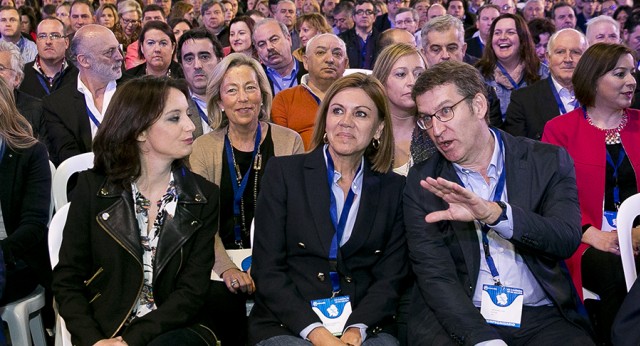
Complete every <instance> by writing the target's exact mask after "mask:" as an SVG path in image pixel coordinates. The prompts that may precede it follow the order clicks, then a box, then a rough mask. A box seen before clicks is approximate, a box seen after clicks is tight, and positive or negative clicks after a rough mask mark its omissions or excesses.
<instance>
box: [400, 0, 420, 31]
mask: <svg viewBox="0 0 640 346" xmlns="http://www.w3.org/2000/svg"><path fill="white" fill-rule="evenodd" d="M419 21H420V15H419V14H418V11H416V10H414V9H413V8H409V7H403V8H401V9H399V10H398V13H396V28H398V29H404V30H407V31H408V32H410V33H411V34H414V33H415V32H416V31H418V22H419Z"/></svg>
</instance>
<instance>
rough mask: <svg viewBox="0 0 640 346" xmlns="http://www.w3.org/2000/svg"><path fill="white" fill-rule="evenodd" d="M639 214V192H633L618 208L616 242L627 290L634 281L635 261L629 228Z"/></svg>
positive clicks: (635, 275)
mask: <svg viewBox="0 0 640 346" xmlns="http://www.w3.org/2000/svg"><path fill="white" fill-rule="evenodd" d="M639 214H640V193H639V194H635V195H633V196H631V197H629V198H627V199H626V200H624V202H622V204H621V205H620V208H618V219H617V227H618V243H619V244H620V258H621V259H622V269H623V270H624V280H625V282H626V283H627V292H628V291H629V290H631V286H633V283H634V282H635V281H636V278H637V277H638V274H637V273H636V262H635V259H634V256H633V238H632V236H631V229H632V228H633V220H634V219H635V218H636V216H638V215H639Z"/></svg>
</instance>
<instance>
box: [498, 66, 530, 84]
mask: <svg viewBox="0 0 640 346" xmlns="http://www.w3.org/2000/svg"><path fill="white" fill-rule="evenodd" d="M496 66H498V68H499V69H500V72H502V74H503V75H504V76H505V77H507V79H508V80H509V83H511V85H512V86H513V89H514V90H518V89H519V88H520V86H522V83H523V82H524V78H523V79H522V80H521V81H520V83H516V81H514V80H513V78H512V77H511V75H510V74H509V72H507V70H506V69H505V68H504V66H502V64H500V63H499V62H497V61H496Z"/></svg>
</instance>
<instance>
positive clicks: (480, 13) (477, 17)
mask: <svg viewBox="0 0 640 346" xmlns="http://www.w3.org/2000/svg"><path fill="white" fill-rule="evenodd" d="M488 8H493V9H494V10H496V11H498V13H500V7H498V5H495V4H488V3H485V4H484V5H482V6H480V8H478V10H477V11H476V20H480V16H481V15H482V11H484V10H486V9H488Z"/></svg>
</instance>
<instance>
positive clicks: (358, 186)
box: [322, 144, 364, 195]
mask: <svg viewBox="0 0 640 346" xmlns="http://www.w3.org/2000/svg"><path fill="white" fill-rule="evenodd" d="M328 146H329V145H328V144H325V145H324V147H323V149H322V153H323V155H324V164H325V166H327V165H328V162H327V147H328ZM363 170H364V157H362V158H361V160H360V168H359V169H358V174H356V176H355V177H354V178H353V182H352V183H351V190H353V193H355V194H356V195H360V192H361V191H362V179H363V177H364V173H363ZM341 176H342V175H341V174H340V172H338V171H336V170H334V171H333V182H332V183H333V184H334V185H335V184H338V180H340V177H341Z"/></svg>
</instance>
